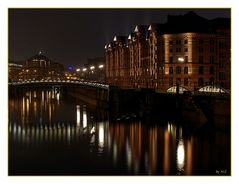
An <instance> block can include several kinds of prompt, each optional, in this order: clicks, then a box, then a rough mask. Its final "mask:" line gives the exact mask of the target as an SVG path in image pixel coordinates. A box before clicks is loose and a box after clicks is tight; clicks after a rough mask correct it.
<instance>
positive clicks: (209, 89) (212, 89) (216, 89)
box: [198, 85, 230, 93]
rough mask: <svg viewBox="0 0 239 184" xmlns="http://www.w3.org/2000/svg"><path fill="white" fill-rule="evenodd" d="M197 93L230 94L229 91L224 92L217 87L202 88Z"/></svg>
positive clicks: (224, 90)
mask: <svg viewBox="0 0 239 184" xmlns="http://www.w3.org/2000/svg"><path fill="white" fill-rule="evenodd" d="M198 92H205V93H230V91H229V90H226V89H224V88H222V87H217V86H212V85H209V86H204V87H202V88H200V89H199V90H198Z"/></svg>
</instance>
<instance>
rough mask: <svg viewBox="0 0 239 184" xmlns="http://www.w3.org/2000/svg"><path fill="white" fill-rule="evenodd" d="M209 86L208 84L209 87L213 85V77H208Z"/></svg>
mask: <svg viewBox="0 0 239 184" xmlns="http://www.w3.org/2000/svg"><path fill="white" fill-rule="evenodd" d="M209 84H210V85H213V84H214V77H210V79H209Z"/></svg>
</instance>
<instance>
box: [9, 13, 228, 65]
mask: <svg viewBox="0 0 239 184" xmlns="http://www.w3.org/2000/svg"><path fill="white" fill-rule="evenodd" d="M190 10H193V9H138V10H137V9H9V59H10V60H13V61H24V60H26V59H28V58H30V57H31V56H33V55H34V54H36V53H38V51H39V50H43V53H44V55H46V56H47V57H48V58H50V59H52V60H53V61H55V62H59V63H63V64H66V65H67V64H72V65H79V66H82V65H83V64H84V63H86V60H87V58H92V57H99V56H103V55H104V45H105V44H106V43H108V42H110V41H112V40H113V37H114V35H125V36H127V35H128V34H129V33H130V32H133V29H134V27H135V25H136V24H144V25H149V24H150V23H164V22H166V20H167V15H168V14H170V15H183V14H185V13H186V12H188V11H190ZM193 11H195V12H196V13H197V14H198V15H200V16H202V17H205V18H208V19H213V18H217V17H227V18H229V17H230V9H197V10H193Z"/></svg>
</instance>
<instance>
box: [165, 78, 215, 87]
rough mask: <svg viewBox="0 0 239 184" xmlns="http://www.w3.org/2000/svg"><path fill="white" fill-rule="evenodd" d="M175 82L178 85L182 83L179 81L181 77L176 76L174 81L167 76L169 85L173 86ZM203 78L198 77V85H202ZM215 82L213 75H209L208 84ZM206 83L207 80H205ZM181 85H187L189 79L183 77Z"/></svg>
mask: <svg viewBox="0 0 239 184" xmlns="http://www.w3.org/2000/svg"><path fill="white" fill-rule="evenodd" d="M176 82H177V83H179V84H180V85H182V81H181V78H177V79H176V80H175V81H174V80H173V78H172V77H171V78H169V83H168V84H169V86H173V85H175V84H176ZM204 83H205V82H204V79H203V78H202V77H200V78H198V86H204ZM214 83H215V79H214V77H210V79H209V84H210V85H213V84H214ZM207 84H208V82H207ZM183 85H184V86H188V85H189V79H188V78H184V81H183Z"/></svg>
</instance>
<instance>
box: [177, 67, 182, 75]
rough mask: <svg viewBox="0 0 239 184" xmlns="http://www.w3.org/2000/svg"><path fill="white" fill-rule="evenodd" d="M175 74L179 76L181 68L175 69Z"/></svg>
mask: <svg viewBox="0 0 239 184" xmlns="http://www.w3.org/2000/svg"><path fill="white" fill-rule="evenodd" d="M176 74H181V67H180V66H177V67H176Z"/></svg>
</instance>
